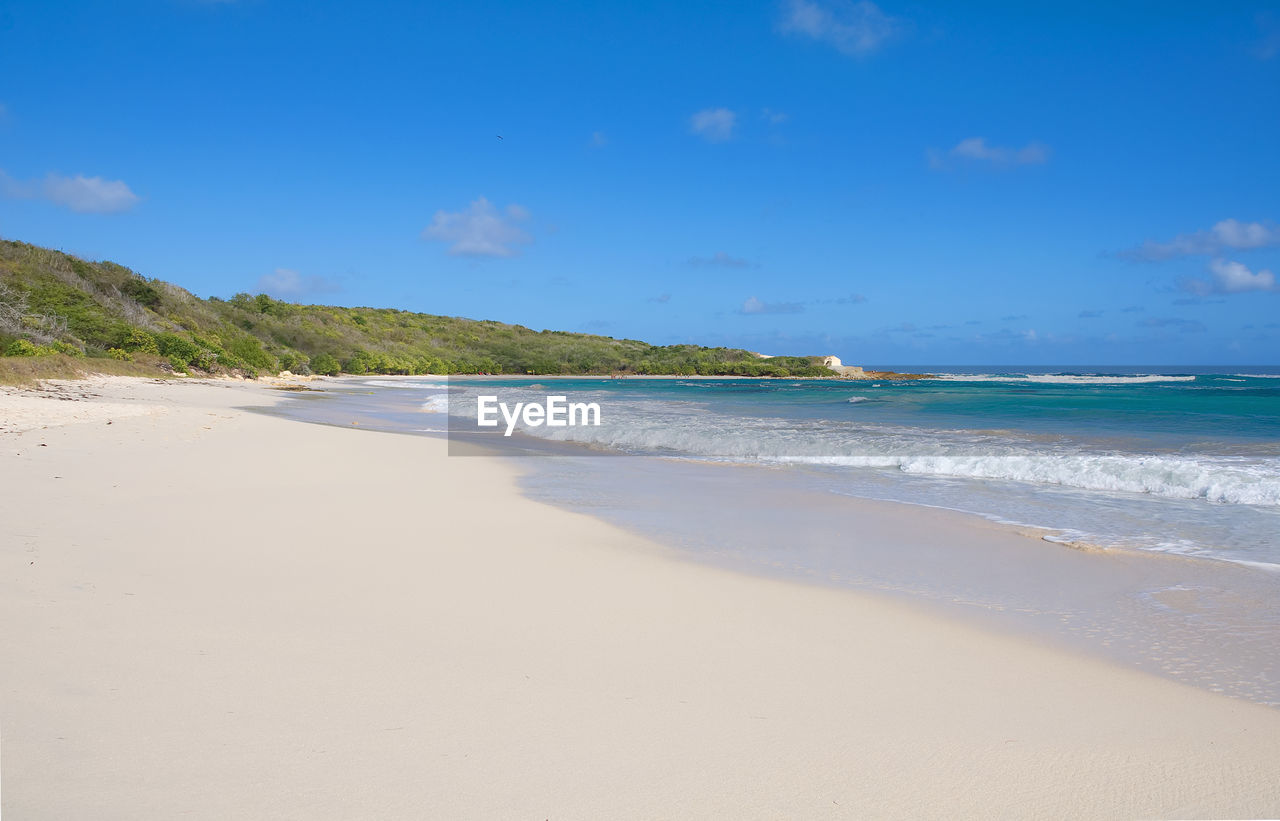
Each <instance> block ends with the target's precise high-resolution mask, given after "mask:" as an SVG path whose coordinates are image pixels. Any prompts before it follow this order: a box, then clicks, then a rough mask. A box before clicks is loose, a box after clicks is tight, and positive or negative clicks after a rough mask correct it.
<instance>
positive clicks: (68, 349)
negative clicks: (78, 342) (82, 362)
mask: <svg viewBox="0 0 1280 821" xmlns="http://www.w3.org/2000/svg"><path fill="white" fill-rule="evenodd" d="M49 349H50V350H52V351H53V352H54V353H64V354H66V355H67V356H84V351H82V350H80V349H79V348H77V347H76V346H75V345H72V344H71V343H69V342H63V341H62V340H58V341H56V342H51V343H49Z"/></svg>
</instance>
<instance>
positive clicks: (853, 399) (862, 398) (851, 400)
mask: <svg viewBox="0 0 1280 821" xmlns="http://www.w3.org/2000/svg"><path fill="white" fill-rule="evenodd" d="M846 401H848V402H849V403H850V404H854V405H856V404H857V403H859V402H870V401H871V398H870V397H868V396H850V397H849V398H848V400H846Z"/></svg>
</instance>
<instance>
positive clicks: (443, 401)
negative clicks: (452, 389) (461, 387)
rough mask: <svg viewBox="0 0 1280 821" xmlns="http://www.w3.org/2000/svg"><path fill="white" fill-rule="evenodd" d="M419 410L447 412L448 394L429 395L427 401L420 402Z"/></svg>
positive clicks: (424, 411)
mask: <svg viewBox="0 0 1280 821" xmlns="http://www.w3.org/2000/svg"><path fill="white" fill-rule="evenodd" d="M419 410H421V411H422V412H423V413H448V412H449V395H448V394H445V393H442V394H439V395H437V396H429V397H427V401H425V402H423V403H422V405H421V407H420V408H419Z"/></svg>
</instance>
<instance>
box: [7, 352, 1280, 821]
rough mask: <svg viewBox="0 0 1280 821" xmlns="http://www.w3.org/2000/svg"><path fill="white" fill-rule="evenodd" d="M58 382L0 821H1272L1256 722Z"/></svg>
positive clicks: (11, 483) (477, 490) (19, 606)
mask: <svg viewBox="0 0 1280 821" xmlns="http://www.w3.org/2000/svg"><path fill="white" fill-rule="evenodd" d="M365 378H376V379H385V378H388V377H382V376H377V377H365ZM391 378H394V377H391ZM418 378H421V377H418ZM538 378H539V379H541V378H544V377H538ZM548 378H551V377H548ZM602 378H607V377H602ZM88 387H89V386H86V388H88ZM87 392H91V393H94V394H97V395H96V396H91V397H87V398H86V399H84V400H82V401H81V402H79V403H76V404H87V405H89V406H95V407H97V408H98V409H97V410H95V411H93V412H92V413H90V414H88V415H87V416H85V417H84V418H83V419H81V420H79V421H75V422H73V423H71V424H66V425H62V426H51V427H47V428H33V429H29V430H27V431H25V432H16V433H2V434H0V442H3V443H4V444H5V445H7V446H8V447H6V448H5V451H4V457H3V458H4V459H5V461H6V465H5V469H4V471H3V472H2V473H0V476H2V478H0V528H3V531H4V532H3V533H2V534H0V536H2V538H0V544H3V545H5V547H4V548H3V552H2V553H0V561H3V567H4V569H5V572H4V574H3V579H4V581H3V585H4V588H3V595H2V596H0V647H2V648H3V658H4V660H5V666H6V668H7V669H8V670H9V671H11V672H10V673H9V674H7V676H6V678H7V682H6V694H5V697H4V702H3V705H0V706H2V709H3V712H0V721H2V726H3V732H4V737H3V743H4V760H3V761H4V771H3V773H2V774H0V778H3V779H4V781H3V786H4V790H3V801H4V809H6V810H9V811H10V812H13V813H14V814H15V815H21V816H23V817H26V816H29V815H40V816H54V817H63V816H72V817H75V816H84V815H96V816H98V817H124V816H137V815H153V816H157V817H159V816H171V815H176V814H179V813H188V814H195V815H198V816H207V817H261V816H263V815H281V816H292V817H317V816H340V815H346V816H350V815H353V814H362V815H378V816H382V817H388V816H394V817H420V816H421V815H422V814H424V813H427V814H436V815H448V816H450V817H492V816H495V815H497V816H511V815H532V814H534V813H543V814H544V815H558V816H569V817H589V816H595V817H601V816H609V817H653V816H655V815H663V816H672V815H680V816H713V815H719V816H725V815H733V816H745V817H777V816H780V815H783V816H787V815H789V816H795V815H805V816H812V815H818V814H822V815H832V816H835V817H860V816H866V815H868V814H873V815H885V814H893V815H906V814H910V815H924V816H930V815H936V816H941V815H943V814H945V815H946V816H949V817H955V816H957V815H958V816H972V817H976V816H988V817H989V816H993V815H994V816H1006V817H1007V816H1020V817H1025V816H1043V815H1063V814H1071V815H1085V816H1091V817H1099V816H1106V817H1114V816H1125V817H1134V816H1151V815H1162V816H1170V815H1195V816H1204V815H1214V816H1223V815H1238V816H1266V815H1275V814H1277V813H1280V765H1277V764H1275V762H1276V761H1280V712H1278V711H1275V710H1271V709H1267V708H1265V707H1261V706H1258V705H1255V704H1250V703H1246V702H1243V701H1237V700H1232V699H1228V698H1226V697H1223V696H1219V695H1215V694H1212V693H1208V692H1204V691H1201V690H1197V689H1194V688H1192V687H1189V686H1185V685H1180V684H1176V683H1173V682H1169V681H1166V680H1164V679H1160V678H1157V677H1155V676H1151V675H1147V674H1144V673H1140V672H1136V671H1132V670H1127V669H1123V668H1121V667H1119V666H1116V665H1112V664H1108V663H1105V662H1102V661H1099V660H1097V659H1094V658H1090V657H1086V656H1083V655H1078V654H1074V653H1071V652H1068V651H1064V650H1061V649H1058V648H1053V647H1046V646H1043V645H1041V644H1038V643H1035V642H1032V641H1029V640H1027V639H1026V638H1024V637H1018V636H1010V635H1003V634H999V633H995V632H992V631H988V630H983V629H978V628H976V627H973V626H971V625H968V624H960V623H956V622H953V621H948V620H946V619H943V618H941V617H939V616H938V615H936V614H934V613H930V612H926V611H924V610H923V609H921V608H915V607H911V606H908V605H907V604H905V603H900V602H895V601H891V600H887V599H884V598H882V597H877V596H873V595H867V594H863V593H859V592H857V591H849V590H836V589H828V588H823V587H820V586H815V585H805V584H801V583H798V582H793V581H788V580H783V579H768V578H761V577H757V576H750V575H746V574H740V573H732V572H730V571H727V570H723V569H720V568H714V567H709V566H706V565H703V564H700V563H697V562H692V561H687V560H685V559H684V558H682V557H681V556H679V555H678V554H677V553H676V552H675V551H673V550H671V549H669V548H666V547H663V546H661V545H659V544H656V543H654V542H652V541H649V540H645V539H642V538H640V537H637V536H635V535H634V534H631V533H628V532H625V531H623V530H621V529H619V528H617V527H612V526H609V525H607V524H604V523H602V522H600V521H597V520H595V519H592V518H588V517H586V516H582V515H576V514H571V513H567V512H564V511H563V510H559V509H556V508H552V507H550V506H547V505H542V504H538V503H536V502H533V501H530V500H528V499H526V498H524V497H523V496H522V495H521V494H520V492H519V490H518V480H519V474H518V471H517V469H516V467H515V466H514V465H512V464H510V463H509V462H508V461H507V460H498V459H456V458H455V459H449V458H448V457H447V456H446V455H445V453H446V447H445V444H444V443H443V442H441V441H440V440H437V439H432V438H428V437H404V436H398V437H397V436H389V435H386V434H379V433H375V434H373V435H369V434H368V432H363V431H362V432H360V433H355V432H352V431H350V430H343V429H341V428H338V427H325V426H320V425H300V424H296V423H295V422H292V421H288V420H284V419H279V418H275V417H272V416H268V415H263V414H253V413H247V412H245V411H244V410H242V409H241V408H242V407H243V406H245V405H264V404H269V403H270V402H271V401H272V400H275V399H278V398H279V394H276V395H273V394H272V393H271V392H270V391H269V389H268V388H265V387H263V386H258V385H252V384H244V383H235V382H226V383H195V382H191V383H183V382H179V381H173V382H167V383H157V382H153V381H147V380H131V379H111V380H102V382H101V383H100V384H99V383H94V384H93V386H92V390H90V391H87ZM24 397H27V398H29V395H24ZM10 398H11V394H10V393H8V392H6V393H5V394H3V395H0V404H3V406H4V407H5V408H6V417H5V418H8V410H7V409H8V408H9V405H8V404H5V403H8V402H9V401H10ZM24 401H26V399H25V398H24ZM35 401H42V402H49V403H51V407H52V406H55V405H56V406H60V405H64V404H65V405H71V404H72V403H70V402H68V403H62V402H58V401H57V400H55V399H52V398H41V399H39V400H35ZM114 406H120V409H119V410H118V411H117V409H116V408H115V407H114ZM124 408H129V409H131V410H134V411H139V409H141V408H146V410H145V411H139V412H138V413H134V414H132V415H126V411H124V410H123V409H124ZM50 413H53V412H52V411H50ZM58 413H59V414H63V415H65V413H64V409H60V410H58ZM104 417H105V418H104ZM108 422H109V423H110V425H109V426H108ZM42 445H43V447H42ZM938 538H940V539H945V538H949V537H948V536H947V534H946V532H945V531H941V532H939V533H938Z"/></svg>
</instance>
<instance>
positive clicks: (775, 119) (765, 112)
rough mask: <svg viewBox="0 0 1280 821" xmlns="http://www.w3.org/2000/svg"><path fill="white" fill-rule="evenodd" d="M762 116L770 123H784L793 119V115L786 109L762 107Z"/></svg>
mask: <svg viewBox="0 0 1280 821" xmlns="http://www.w3.org/2000/svg"><path fill="white" fill-rule="evenodd" d="M760 116H761V117H763V118H764V120H765V122H767V123H769V125H782V124H783V123H785V122H786V121H787V120H789V119H791V115H790V114H787V113H786V112H785V111H774V110H773V109H772V108H762V109H760Z"/></svg>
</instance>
